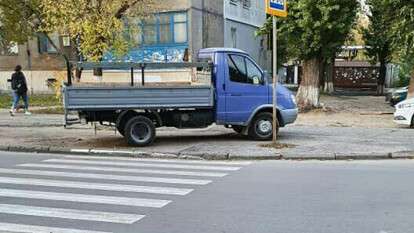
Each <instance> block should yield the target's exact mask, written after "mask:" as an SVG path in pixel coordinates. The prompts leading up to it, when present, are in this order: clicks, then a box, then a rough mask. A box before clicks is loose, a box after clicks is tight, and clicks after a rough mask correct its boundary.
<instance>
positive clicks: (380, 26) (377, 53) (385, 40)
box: [362, 0, 397, 95]
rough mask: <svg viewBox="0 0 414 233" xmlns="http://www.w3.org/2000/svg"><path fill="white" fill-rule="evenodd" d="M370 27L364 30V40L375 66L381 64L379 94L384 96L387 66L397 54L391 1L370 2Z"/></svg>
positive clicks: (375, 0)
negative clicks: (394, 54)
mask: <svg viewBox="0 0 414 233" xmlns="http://www.w3.org/2000/svg"><path fill="white" fill-rule="evenodd" d="M367 5H368V7H369V13H368V18H369V21H370V22H369V25H368V27H367V28H363V29H362V33H363V38H364V41H365V45H366V51H367V52H366V54H367V56H368V57H369V58H370V59H371V62H372V63H373V64H377V63H378V62H379V63H380V72H379V79H378V82H377V84H378V88H377V94H378V95H382V94H384V87H385V86H384V85H385V77H386V73H387V64H388V63H389V62H391V60H392V55H393V53H394V52H395V48H394V46H393V45H394V43H393V42H394V41H395V38H394V37H395V33H394V31H393V30H394V29H393V22H394V18H395V17H394V14H395V12H397V10H396V9H394V8H393V7H394V6H393V4H392V2H390V1H389V0H368V1H367Z"/></svg>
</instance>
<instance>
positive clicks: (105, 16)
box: [0, 0, 155, 62]
mask: <svg viewBox="0 0 414 233" xmlns="http://www.w3.org/2000/svg"><path fill="white" fill-rule="evenodd" d="M154 1H155V0H60V1H58V3H57V2H56V1H55V0H0V12H2V14H1V15H0V22H1V23H2V29H3V34H5V35H6V36H7V38H6V39H7V40H8V41H15V42H18V43H25V42H26V41H27V40H28V39H29V38H31V37H33V36H35V35H37V34H43V35H44V36H46V37H47V38H48V39H49V41H50V43H51V45H52V46H53V47H54V48H55V49H56V50H57V52H58V54H60V55H61V56H62V57H63V58H65V60H66V61H67V62H68V60H69V58H68V57H67V56H66V55H65V54H64V53H63V52H62V50H61V49H60V48H59V47H58V46H56V45H55V44H54V43H53V40H51V39H50V37H49V34H50V33H54V32H58V33H60V34H63V35H67V36H69V37H70V38H71V39H72V41H73V42H76V44H77V45H78V47H79V49H80V53H81V54H82V56H84V57H86V58H87V59H88V60H90V61H99V60H101V59H102V56H103V55H104V53H105V52H107V51H109V50H110V49H114V50H115V51H116V52H118V53H122V52H125V51H126V49H127V46H128V43H127V41H126V40H125V39H124V36H123V32H124V19H125V18H127V17H138V16H143V15H147V14H148V13H150V12H151V9H153V8H154V7H155V2H154Z"/></svg>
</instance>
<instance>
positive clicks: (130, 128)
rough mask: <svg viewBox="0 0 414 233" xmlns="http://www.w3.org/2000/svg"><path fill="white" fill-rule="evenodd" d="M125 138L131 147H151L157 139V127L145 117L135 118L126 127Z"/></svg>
mask: <svg viewBox="0 0 414 233" xmlns="http://www.w3.org/2000/svg"><path fill="white" fill-rule="evenodd" d="M125 138H126V140H127V142H128V144H129V145H131V146H139V147H144V146H148V145H151V144H152V143H153V142H154V139H155V125H154V123H153V122H152V121H151V119H149V118H147V117H145V116H136V117H133V118H131V119H130V120H129V121H128V123H127V124H126V126H125Z"/></svg>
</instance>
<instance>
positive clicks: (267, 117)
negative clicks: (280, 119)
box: [249, 112, 279, 141]
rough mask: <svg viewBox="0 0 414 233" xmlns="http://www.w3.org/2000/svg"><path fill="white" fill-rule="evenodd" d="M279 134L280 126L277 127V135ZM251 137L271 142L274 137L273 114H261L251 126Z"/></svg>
mask: <svg viewBox="0 0 414 233" xmlns="http://www.w3.org/2000/svg"><path fill="white" fill-rule="evenodd" d="M278 132H279V124H277V125H276V133H278ZM249 137H250V138H252V139H254V140H260V141H267V140H271V139H272V137H273V114H271V113H269V112H262V113H259V114H258V115H257V116H256V117H255V118H254V119H253V121H252V122H251V124H250V126H249Z"/></svg>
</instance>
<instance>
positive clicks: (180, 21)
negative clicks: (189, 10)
mask: <svg viewBox="0 0 414 233" xmlns="http://www.w3.org/2000/svg"><path fill="white" fill-rule="evenodd" d="M174 42H175V43H185V42H187V14H186V13H179V14H174Z"/></svg>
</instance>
